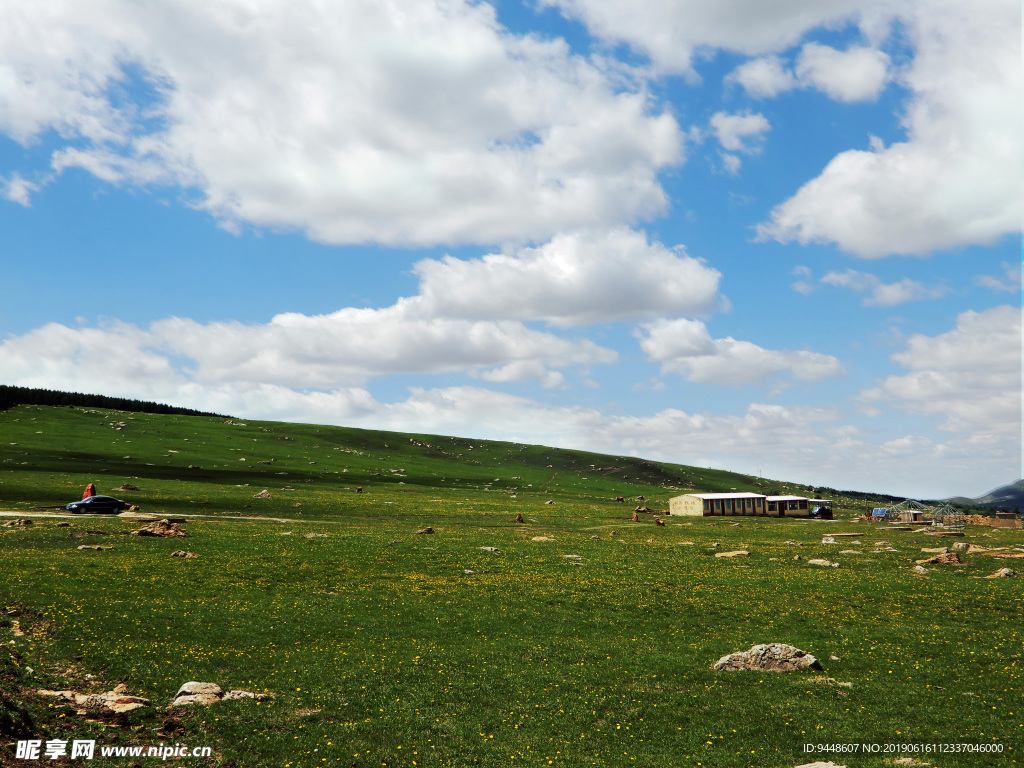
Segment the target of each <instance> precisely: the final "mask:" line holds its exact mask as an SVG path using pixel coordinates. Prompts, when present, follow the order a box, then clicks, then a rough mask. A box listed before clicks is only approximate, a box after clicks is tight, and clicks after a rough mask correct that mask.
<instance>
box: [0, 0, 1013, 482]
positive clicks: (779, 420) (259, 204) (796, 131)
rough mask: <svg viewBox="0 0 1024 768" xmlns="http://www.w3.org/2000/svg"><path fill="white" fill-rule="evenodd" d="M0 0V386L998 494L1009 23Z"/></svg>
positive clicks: (948, 12) (1007, 279)
mask: <svg viewBox="0 0 1024 768" xmlns="http://www.w3.org/2000/svg"><path fill="white" fill-rule="evenodd" d="M2 5H3V7H4V17H5V19H9V20H11V23H9V24H7V25H6V27H5V28H4V29H2V30H0V228H2V230H0V231H2V232H3V234H4V237H3V241H2V248H3V252H2V253H3V255H2V257H0V329H2V336H0V380H2V381H3V383H6V384H13V385H21V386H38V387H48V388H54V389H69V390H75V391H83V392H96V393H102V394H108V395H117V396H128V397H138V398H142V399H147V400H159V401H163V402H169V403H173V404H176V405H183V406H188V407H194V408H201V409H205V410H215V411H218V412H223V413H229V414H232V415H235V416H241V417H245V418H265V419H282V420H290V421H304V422H313V423H333V424H343V425H351V426H362V427H371V428H383V429H397V430H408V431H418V432H438V433H443V434H459V435H466V436H474V437H485V438H495V439H506V440H517V441H524V442H537V443H543V444H548V445H556V446H565V447H577V448H584V449H588V450H594V451H600V452H608V453H631V454H636V455H641V456H646V457H649V458H656V459H663V460H668V461H676V462H681V463H688V464H699V465H703V466H714V467H722V468H727V469H733V470H737V471H743V472H750V473H761V474H763V475H764V476H766V477H775V478H782V479H788V480H796V481H802V482H807V483H813V484H815V485H826V486H830V487H836V488H852V489H859V490H876V491H884V492H889V493H894V494H906V495H913V496H918V497H941V496H946V495H953V494H964V495H972V496H973V495H980V494H982V493H984V492H986V491H988V490H990V489H991V488H993V487H995V486H998V485H1002V484H1004V483H1008V482H1012V481H1013V480H1015V479H1017V478H1018V477H1020V476H1021V384H1020V375H1021V312H1020V306H1021V301H1020V300H1021V285H1020V264H1021V261H1020V258H1021V257H1020V242H1021V241H1020V236H1021V234H1020V223H1021V211H1022V205H1021V203H1022V197H1024V195H1022V189H1021V180H1022V179H1024V149H1022V140H1021V134H1020V130H1019V126H1020V125H1021V124H1022V119H1024V115H1022V112H1024V107H1022V105H1021V100H1020V98H1019V94H1020V92H1021V85H1022V83H1021V79H1022V78H1021V66H1020V45H1019V41H1020V9H1019V5H1018V4H1016V3H1012V2H1005V1H1004V0H985V1H984V2H980V3H979V2H971V3H967V2H964V0H959V1H956V0H902V1H901V2H866V1H863V0H861V1H856V0H827V1H826V2H823V1H822V0H813V2H812V0H770V1H766V0H757V1H756V2H755V1H754V0H725V1H723V0H717V1H716V2H712V0H694V2H688V3H662V2H656V1H655V0H637V1H636V2H634V3H630V4H613V3H607V2H599V1H598V0H540V1H539V2H527V3H519V2H513V1H512V0H502V1H501V2H498V3H495V4H488V3H483V2H477V3H467V2H461V1H459V0H445V1H444V2H441V1H440V0H437V1H435V2H432V1H430V0H415V2H414V1H413V0H394V1H393V2H391V3H386V4H384V3H379V2H376V1H375V0H374V1H371V0H358V1H357V0H347V1H346V2H338V3H332V4H328V5H326V6H324V5H322V4H319V3H313V2H306V0H290V2H288V3H284V2H278V0H263V2H260V3H251V2H241V1H240V0H239V1H237V2H223V3H218V4H214V5H211V4H208V3H200V2H198V0H196V1H193V0H180V1H179V2H174V3H162V4H161V3H158V4H146V5H140V4H137V3H130V2H126V1H120V0H89V1H88V2H81V1H79V2H74V3H72V2H54V3H47V4H45V6H41V5H39V4H24V3H15V2H2Z"/></svg>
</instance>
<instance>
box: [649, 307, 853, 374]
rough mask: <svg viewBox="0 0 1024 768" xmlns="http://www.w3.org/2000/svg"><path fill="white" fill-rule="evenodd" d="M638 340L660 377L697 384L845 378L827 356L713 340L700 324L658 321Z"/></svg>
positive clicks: (728, 338)
mask: <svg viewBox="0 0 1024 768" xmlns="http://www.w3.org/2000/svg"><path fill="white" fill-rule="evenodd" d="M637 338H638V339H639V340H640V348H641V349H642V350H643V351H644V353H645V354H646V355H647V357H648V358H649V359H651V360H654V361H656V362H659V363H661V369H662V372H663V373H678V374H680V375H682V376H685V377H686V378H687V379H689V380H690V381H692V382H695V383H697V384H732V385H741V384H763V383H765V382H766V381H768V380H769V379H771V378H773V377H774V376H777V375H779V374H782V373H788V374H789V375H791V376H792V377H793V378H795V379H797V380H799V381H808V382H811V381H821V380H822V379H827V378H832V377H835V376H842V375H843V374H844V371H843V367H842V365H841V364H840V363H839V361H838V360H837V359H836V358H834V357H832V356H831V355H823V354H821V353H818V352H808V351H806V350H796V351H793V350H773V349H765V348H764V347H759V346H757V345H756V344H752V343H751V342H749V341H738V340H736V339H734V338H732V337H731V336H730V337H726V338H724V339H715V338H712V337H711V334H710V333H709V332H708V329H707V327H706V326H705V325H704V323H702V322H701V321H699V320H689V319H685V318H681V319H677V320H657V321H655V322H653V323H647V324H645V325H643V326H642V330H641V331H638V332H637Z"/></svg>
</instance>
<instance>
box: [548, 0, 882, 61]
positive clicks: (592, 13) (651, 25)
mask: <svg viewBox="0 0 1024 768" xmlns="http://www.w3.org/2000/svg"><path fill="white" fill-rule="evenodd" d="M542 4H543V5H549V6H555V7H558V8H560V9H561V11H562V13H563V14H565V15H566V16H569V17H571V18H575V19H579V20H581V21H582V22H583V23H584V24H586V25H587V28H588V29H589V30H590V32H591V33H592V34H594V35H597V36H598V37H601V38H604V39H605V40H608V41H611V42H616V43H618V42H622V43H626V44H627V45H629V46H631V47H632V48H633V49H634V50H636V51H638V52H640V53H643V54H644V55H646V56H648V57H650V59H651V62H652V65H653V66H654V67H655V68H656V69H657V70H660V71H666V72H682V73H688V74H690V75H691V76H695V72H694V70H693V61H694V58H696V56H697V55H699V53H700V52H701V51H703V50H706V49H709V48H720V49H724V50H729V51H735V52H738V53H746V54H749V55H758V54H762V53H772V52H775V51H779V50H783V49H785V48H788V47H789V46H791V45H794V44H795V43H797V42H798V41H799V39H800V37H801V36H802V35H803V34H804V32H806V31H807V30H808V29H813V28H814V27H818V26H820V25H823V24H830V23H837V22H839V21H841V20H843V19H854V18H857V17H859V15H860V14H861V12H862V11H864V9H865V3H864V2H863V0H759V1H758V2H750V1H749V0H688V1H687V2H685V3H672V2H664V0H633V1H632V2H629V3H610V2H607V0H542Z"/></svg>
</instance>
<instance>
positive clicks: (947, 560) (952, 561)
mask: <svg viewBox="0 0 1024 768" xmlns="http://www.w3.org/2000/svg"><path fill="white" fill-rule="evenodd" d="M916 562H917V564H918V565H963V563H962V562H961V561H960V555H959V554H958V553H957V552H947V553H945V554H944V555H935V556H933V557H929V558H927V559H926V560H917V561H916Z"/></svg>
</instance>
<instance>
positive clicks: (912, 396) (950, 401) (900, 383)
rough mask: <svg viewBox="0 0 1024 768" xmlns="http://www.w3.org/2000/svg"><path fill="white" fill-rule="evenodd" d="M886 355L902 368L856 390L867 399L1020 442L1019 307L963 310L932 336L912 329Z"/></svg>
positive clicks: (946, 425)
mask: <svg viewBox="0 0 1024 768" xmlns="http://www.w3.org/2000/svg"><path fill="white" fill-rule="evenodd" d="M893 360H894V361H896V362H897V363H899V364H900V365H901V366H903V367H904V368H907V369H909V373H906V374H902V375H897V376H889V377H887V378H886V379H885V380H883V381H882V382H881V383H880V384H879V386H878V387H875V388H872V389H869V390H866V391H865V392H863V393H862V395H863V397H864V398H865V399H866V400H867V401H868V402H885V403H888V404H890V405H892V406H894V407H896V408H899V409H902V410H905V411H908V412H910V413H914V414H919V415H923V416H929V417H938V418H940V419H941V426H942V428H943V429H945V430H950V431H954V432H958V433H961V434H963V435H966V436H970V437H971V438H973V439H975V440H981V439H986V438H993V439H999V440H1001V441H1009V445H1010V447H1012V448H1013V450H1015V451H1016V452H1017V455H1018V457H1019V455H1020V448H1021V439H1020V438H1021V310H1020V309H1019V308H1017V307H1010V306H1001V307H995V308H993V309H989V310H985V311H984V312H964V313H963V314H961V315H960V316H959V317H958V318H957V324H956V327H955V328H953V329H952V330H950V331H947V332H946V333H943V334H939V335H938V336H925V335H923V334H915V335H914V336H911V337H910V338H909V339H908V340H907V348H906V349H905V350H904V351H902V352H899V353H897V354H894V355H893Z"/></svg>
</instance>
